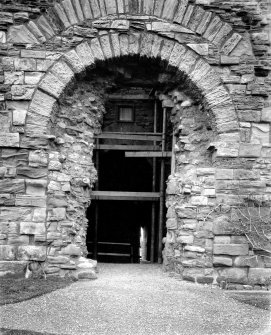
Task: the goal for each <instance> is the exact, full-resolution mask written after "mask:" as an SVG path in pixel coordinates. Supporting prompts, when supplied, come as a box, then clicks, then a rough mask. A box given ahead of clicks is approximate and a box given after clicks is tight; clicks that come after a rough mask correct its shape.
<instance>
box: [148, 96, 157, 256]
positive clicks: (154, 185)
mask: <svg viewBox="0 0 271 335" xmlns="http://www.w3.org/2000/svg"><path fill="white" fill-rule="evenodd" d="M153 132H154V133H156V132H157V100H155V101H154V115H153ZM153 145H154V146H155V145H156V142H155V141H154V142H153ZM156 165H157V159H156V157H154V158H153V159H152V192H155V190H156ZM154 245H155V203H154V202H153V203H152V207H151V253H150V261H151V262H152V263H153V262H154Z"/></svg>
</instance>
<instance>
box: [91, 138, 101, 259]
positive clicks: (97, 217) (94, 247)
mask: <svg viewBox="0 0 271 335" xmlns="http://www.w3.org/2000/svg"><path fill="white" fill-rule="evenodd" d="M96 144H97V145H99V139H97V140H96ZM99 156H100V155H99V150H96V170H97V182H96V185H95V190H96V191H98V190H99V170H100V157H99ZM98 220H99V202H98V201H96V203H95V222H94V238H93V258H94V259H97V257H98Z"/></svg>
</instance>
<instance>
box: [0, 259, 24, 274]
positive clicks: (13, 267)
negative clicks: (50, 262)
mask: <svg viewBox="0 0 271 335" xmlns="http://www.w3.org/2000/svg"><path fill="white" fill-rule="evenodd" d="M26 266H27V262H26V261H0V277H4V276H7V277H8V276H12V277H24V276H25V271H26Z"/></svg>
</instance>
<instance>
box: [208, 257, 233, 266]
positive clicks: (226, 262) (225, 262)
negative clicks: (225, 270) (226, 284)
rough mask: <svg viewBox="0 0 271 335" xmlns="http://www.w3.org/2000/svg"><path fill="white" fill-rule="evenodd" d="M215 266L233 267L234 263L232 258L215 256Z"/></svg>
mask: <svg viewBox="0 0 271 335" xmlns="http://www.w3.org/2000/svg"><path fill="white" fill-rule="evenodd" d="M213 264H214V265H215V266H232V264H233V261H232V258H231V257H220V256H214V257H213Z"/></svg>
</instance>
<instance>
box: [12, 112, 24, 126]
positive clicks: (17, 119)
mask: <svg viewBox="0 0 271 335" xmlns="http://www.w3.org/2000/svg"><path fill="white" fill-rule="evenodd" d="M26 114H27V111H26V110H24V109H15V110H14V111H13V112H12V123H13V126H24V125H25V119H26Z"/></svg>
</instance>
